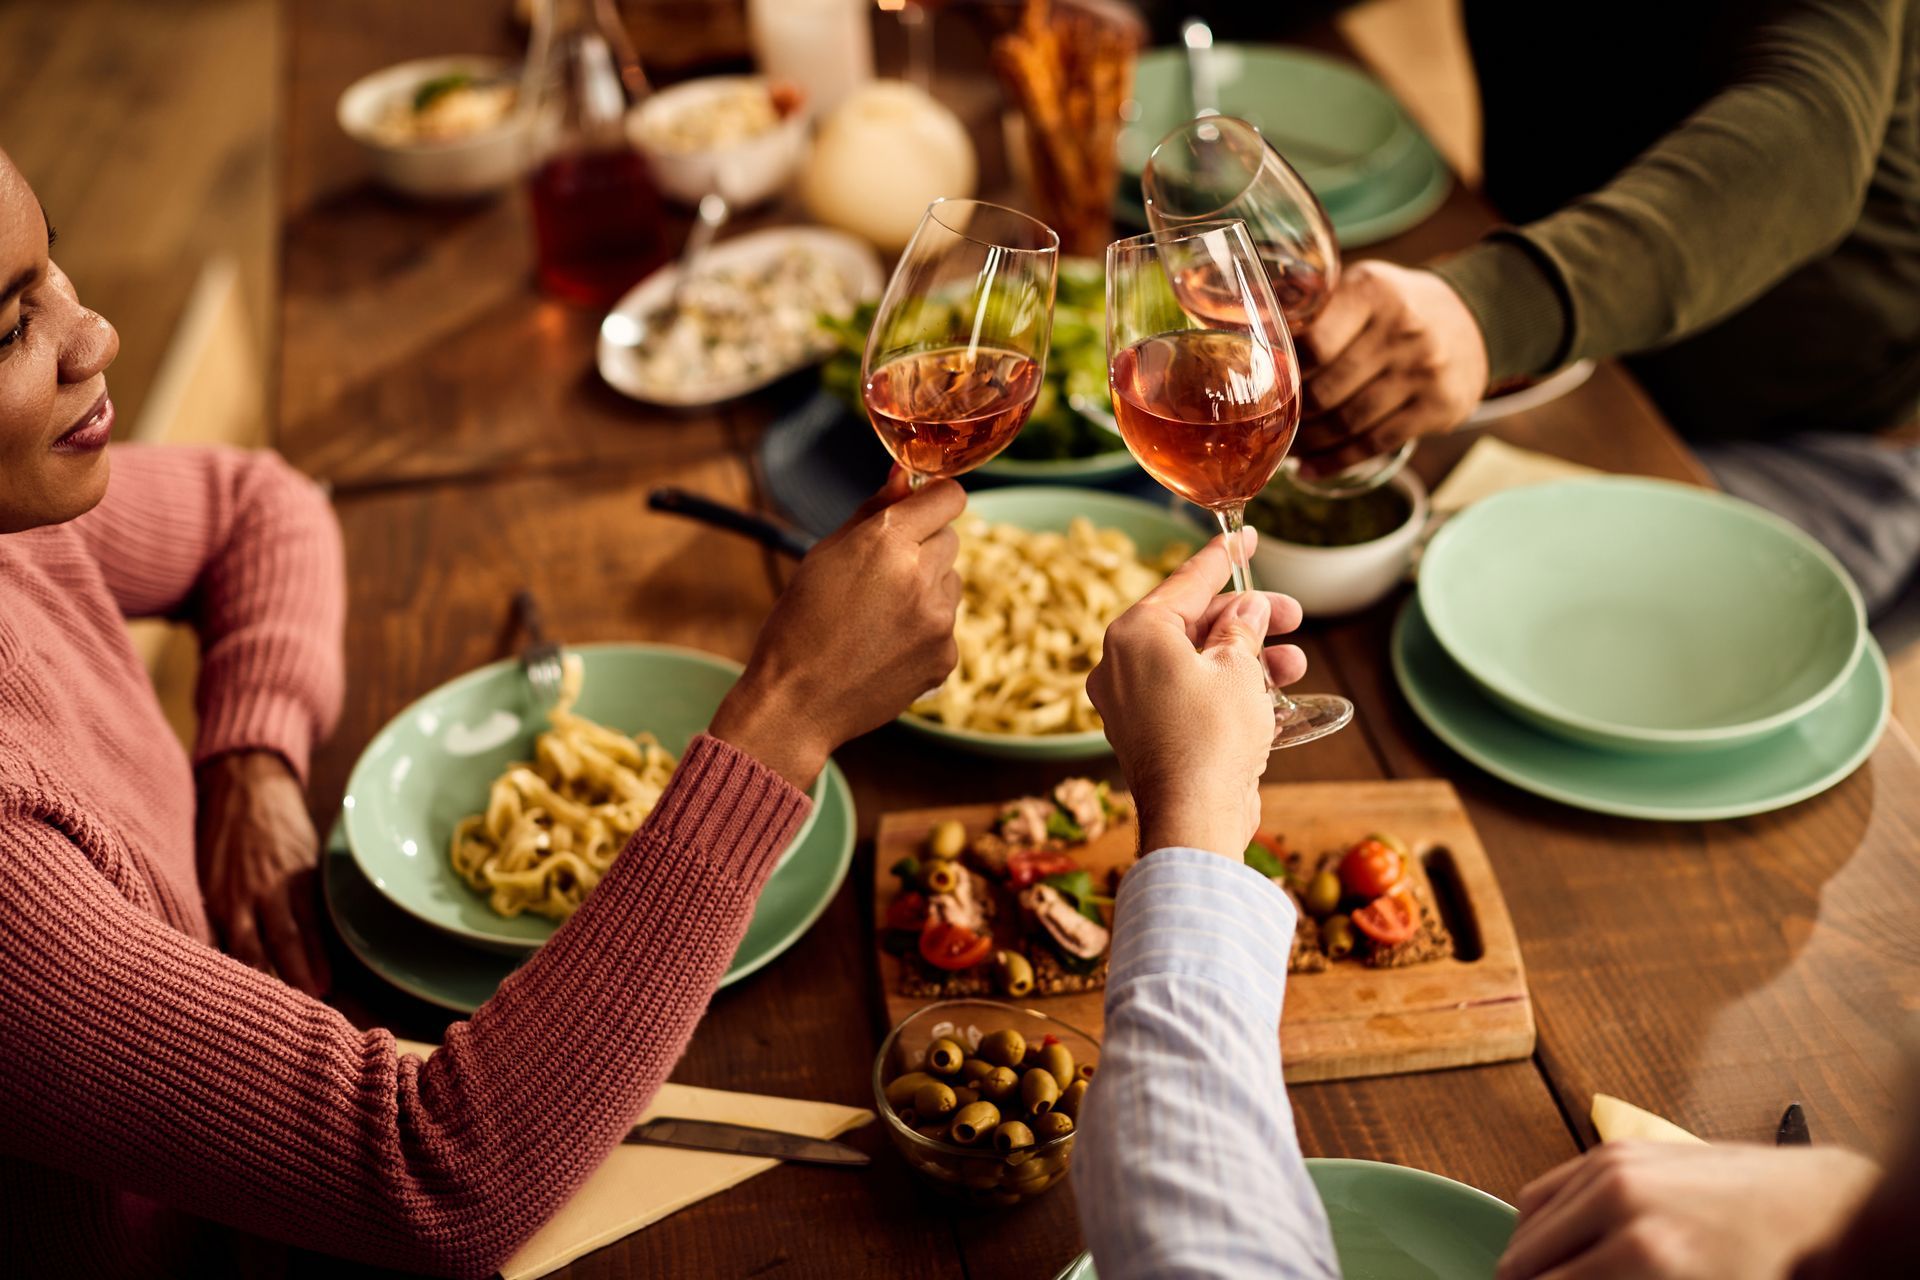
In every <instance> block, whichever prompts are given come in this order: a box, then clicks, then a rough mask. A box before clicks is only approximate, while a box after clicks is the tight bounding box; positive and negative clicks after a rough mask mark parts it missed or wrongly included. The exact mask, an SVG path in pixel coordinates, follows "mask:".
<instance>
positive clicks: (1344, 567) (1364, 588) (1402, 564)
mask: <svg viewBox="0 0 1920 1280" xmlns="http://www.w3.org/2000/svg"><path fill="white" fill-rule="evenodd" d="M1390 483H1391V484H1392V486H1393V487H1394V488H1396V489H1398V490H1400V492H1402V493H1404V494H1406V495H1407V498H1408V499H1409V500H1410V501H1411V503H1412V504H1413V510H1412V512H1411V513H1409V515H1408V516H1407V519H1406V523H1404V524H1402V525H1401V526H1400V527H1399V528H1397V529H1395V530H1394V531H1393V532H1392V533H1389V534H1387V535H1386V536H1384V537H1380V538H1375V539H1373V541H1371V542H1357V543H1354V544H1353V545H1352V546H1346V547H1307V546H1302V545H1300V544H1299V543H1297V542H1283V541H1281V540H1280V539H1279V538H1276V537H1274V536H1273V535H1272V534H1270V533H1266V532H1264V531H1263V532H1262V533H1261V534H1260V545H1259V547H1258V549H1256V550H1255V551H1254V553H1253V584H1254V586H1256V587H1259V588H1261V589H1263V590H1266V591H1280V592H1284V593H1285V594H1287V595H1290V596H1292V597H1293V598H1294V599H1295V600H1298V601H1299V602H1300V608H1301V609H1302V610H1303V611H1304V612H1305V613H1306V615H1307V617H1309V618H1319V617H1327V616H1330V615H1334V614H1343V613H1358V612H1359V611H1360V610H1362V609H1364V608H1366V607H1367V606H1368V605H1371V604H1373V603H1375V602H1376V601H1378V600H1380V599H1382V598H1383V597H1385V596H1386V594H1387V593H1388V592H1390V591H1392V590H1393V589H1394V587H1396V586H1398V585H1399V584H1400V582H1401V580H1402V579H1404V578H1405V577H1406V576H1407V569H1408V567H1409V566H1410V565H1411V564H1412V563H1413V553H1414V549H1415V547H1416V546H1417V545H1418V544H1419V542H1420V532H1421V530H1423V529H1425V528H1426V526H1427V486H1426V485H1424V484H1422V483H1421V482H1420V477H1419V476H1417V475H1415V474H1413V472H1411V471H1402V472H1401V473H1400V474H1399V475H1397V476H1395V477H1394V478H1393V479H1392V481H1391V482H1390Z"/></svg>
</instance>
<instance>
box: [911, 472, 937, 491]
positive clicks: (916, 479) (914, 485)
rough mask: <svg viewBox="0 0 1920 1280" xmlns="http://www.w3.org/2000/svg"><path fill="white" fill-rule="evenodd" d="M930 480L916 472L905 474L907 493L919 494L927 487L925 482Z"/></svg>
mask: <svg viewBox="0 0 1920 1280" xmlns="http://www.w3.org/2000/svg"><path fill="white" fill-rule="evenodd" d="M930 478H931V477H928V476H925V475H922V474H921V473H920V472H918V471H909V472H907V492H908V493H918V492H920V491H921V490H922V489H924V488H926V487H927V481H928V480H929V479H930Z"/></svg>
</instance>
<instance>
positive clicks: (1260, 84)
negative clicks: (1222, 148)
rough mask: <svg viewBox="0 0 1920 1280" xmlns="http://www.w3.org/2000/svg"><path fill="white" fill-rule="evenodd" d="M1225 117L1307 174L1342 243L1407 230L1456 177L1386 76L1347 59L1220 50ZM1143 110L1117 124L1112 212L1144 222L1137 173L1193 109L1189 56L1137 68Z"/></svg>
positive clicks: (1216, 55)
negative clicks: (1249, 128)
mask: <svg viewBox="0 0 1920 1280" xmlns="http://www.w3.org/2000/svg"><path fill="white" fill-rule="evenodd" d="M1212 56H1213V61H1214V71H1215V76H1216V78H1217V80H1218V81H1219V86H1220V110H1221V112H1222V114H1225V115H1229V116H1237V117H1239V118H1240V119H1243V120H1246V121H1249V122H1251V123H1252V124H1254V125H1255V126H1257V127H1258V128H1259V129H1260V131H1261V133H1262V134H1263V135H1264V136H1265V137H1266V138H1267V140H1268V141H1269V142H1271V143H1273V145H1274V146H1275V147H1276V148H1278V149H1279V151H1280V153H1281V154H1282V155H1284V156H1285V157H1286V158H1287V162H1288V163H1289V164H1291V165H1292V166H1293V167H1294V169H1295V170H1297V171H1298V172H1299V174H1300V176H1301V177H1302V178H1304V179H1306V182H1307V185H1308V186H1309V187H1311V188H1312V189H1313V193H1314V195H1316V196H1317V197H1319V199H1320V203H1321V204H1322V205H1323V206H1325V208H1326V211H1327V217H1328V218H1330V219H1331V220H1332V222H1333V229H1334V231H1335V233H1336V234H1337V235H1338V236H1339V238H1340V243H1341V244H1342V245H1343V246H1345V247H1347V248H1350V249H1351V248H1358V247H1360V246H1362V245H1369V244H1374V243H1377V242H1379V241H1381V240H1385V239H1388V238H1390V237H1392V236H1396V235H1398V234H1400V233H1401V232H1402V231H1405V230H1407V229H1408V228H1409V227H1412V226H1414V225H1416V224H1418V223H1419V222H1421V221H1423V220H1425V219H1426V218H1427V216H1428V215H1429V214H1431V213H1432V212H1433V211H1434V210H1435V209H1437V208H1439V207H1440V205H1441V203H1442V202H1443V201H1444V200H1445V199H1446V198H1447V192H1448V191H1449V190H1451V189H1452V186H1453V175H1452V174H1451V172H1449V171H1448V169H1447V165H1446V162H1445V161H1444V160H1442V159H1441V158H1440V155H1439V153H1438V152H1436V151H1435V150H1434V149H1433V144H1432V143H1430V142H1428V141H1427V139H1426V137H1425V135H1423V134H1422V133H1421V132H1420V129H1419V126H1417V125H1415V124H1414V123H1413V121H1412V120H1411V119H1409V118H1408V116H1407V114H1406V112H1405V111H1403V110H1401V108H1400V104H1399V103H1398V102H1396V101H1395V100H1394V98H1393V95H1392V94H1390V93H1388V92H1387V90H1386V89H1385V88H1383V87H1382V86H1381V85H1380V83H1379V82H1378V81H1376V80H1374V79H1373V78H1372V77H1371V76H1368V75H1366V74H1364V73H1362V72H1361V71H1359V70H1358V69H1356V68H1355V67H1354V66H1352V65H1351V64H1350V63H1347V62H1343V61H1340V60H1338V59H1335V58H1329V57H1326V56H1325V55H1323V54H1318V53H1311V52H1308V51H1307V50H1304V49H1294V48H1288V47H1285V46H1280V45H1245V44H1220V45H1215V46H1214V49H1213V55H1212ZM1134 100H1135V102H1136V103H1137V104H1138V107H1139V113H1138V115H1137V116H1136V117H1135V118H1134V119H1133V120H1132V121H1131V122H1130V123H1129V124H1128V125H1127V127H1126V128H1125V129H1123V130H1122V131H1121V135H1120V140H1119V144H1118V145H1119V153H1120V154H1119V159H1120V170H1121V176H1120V187H1119V191H1118V193H1117V194H1116V196H1115V212H1116V214H1117V215H1118V216H1119V217H1120V218H1121V219H1122V220H1123V221H1125V222H1127V223H1129V224H1131V225H1134V226H1144V225H1146V210H1145V208H1144V207H1143V206H1142V205H1141V203H1140V173H1141V171H1142V170H1143V169H1144V168H1145V167H1146V162H1147V156H1148V155H1149V154H1151V152H1152V151H1153V148H1154V146H1155V144H1156V143H1158V142H1159V141H1160V139H1161V138H1163V137H1165V136H1166V134H1167V133H1168V132H1169V131H1170V130H1172V129H1173V128H1174V127H1175V126H1176V125H1179V124H1181V123H1183V122H1184V121H1186V120H1187V119H1188V118H1190V117H1191V116H1192V115H1193V104H1192V99H1191V96H1190V92H1189V88H1188V83H1187V64H1186V52H1185V50H1181V49H1154V50H1151V51H1149V52H1147V53H1145V54H1143V55H1141V58H1140V62H1139V66H1138V69H1137V71H1136V72H1135V75H1134Z"/></svg>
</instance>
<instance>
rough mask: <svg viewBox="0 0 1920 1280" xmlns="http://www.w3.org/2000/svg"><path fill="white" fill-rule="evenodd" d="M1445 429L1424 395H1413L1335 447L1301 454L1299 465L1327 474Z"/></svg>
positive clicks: (1313, 472)
mask: <svg viewBox="0 0 1920 1280" xmlns="http://www.w3.org/2000/svg"><path fill="white" fill-rule="evenodd" d="M1441 430H1445V427H1444V425H1443V424H1442V422H1441V421H1440V419H1439V417H1438V416H1437V415H1436V414H1435V413H1434V412H1433V409H1432V406H1430V405H1429V404H1428V403H1427V402H1426V401H1425V400H1424V399H1422V398H1421V397H1420V396H1418V395H1416V396H1415V397H1414V398H1413V399H1411V400H1409V401H1407V403H1406V404H1404V405H1402V406H1401V407H1400V408H1399V409H1396V410H1395V411H1394V412H1393V413H1391V414H1389V415H1387V418H1386V420H1385V421H1383V422H1381V423H1379V424H1377V425H1375V426H1374V427H1372V428H1370V429H1369V430H1367V431H1364V432H1361V433H1359V434H1357V435H1353V436H1349V437H1348V438H1347V439H1346V440H1344V441H1342V442H1341V443H1340V444H1339V445H1338V446H1337V447H1335V448H1332V449H1327V450H1323V451H1321V452H1318V453H1313V454H1307V455H1303V456H1302V457H1301V460H1300V467H1301V469H1302V470H1303V471H1305V472H1306V473H1307V474H1308V475H1310V476H1322V475H1331V474H1332V473H1334V472H1336V471H1343V470H1345V469H1346V468H1348V467H1351V466H1355V465H1357V464H1359V463H1362V462H1365V461H1366V460H1367V459H1368V458H1377V457H1379V456H1380V455H1381V454H1385V453H1392V452H1393V451H1394V450H1395V449H1398V448H1399V447H1400V446H1401V445H1403V444H1405V443H1406V442H1407V441H1409V440H1411V439H1413V438H1414V437H1416V436H1423V435H1430V434H1432V433H1433V432H1436V431H1441Z"/></svg>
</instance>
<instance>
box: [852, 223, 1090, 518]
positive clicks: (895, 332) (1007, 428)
mask: <svg viewBox="0 0 1920 1280" xmlns="http://www.w3.org/2000/svg"><path fill="white" fill-rule="evenodd" d="M1059 261H1060V237H1059V236H1057V235H1055V234H1054V233H1053V229H1052V228H1051V227H1049V226H1047V224H1046V223H1044V222H1041V221H1039V220H1038V219H1036V218H1030V217H1028V216H1027V215H1026V214H1024V213H1018V212H1016V211H1014V210H1012V209H1005V208H1002V207H1000V206H999V205H995V204H988V203H986V202H984V201H981V200H936V201H934V202H933V203H932V204H931V205H929V206H927V211H926V213H925V214H924V215H922V217H921V219H920V226H919V229H918V230H916V231H915V232H914V233H913V239H912V240H911V241H910V242H909V243H908V244H907V248H906V252H905V253H903V254H901V255H900V264H899V265H898V266H897V267H895V268H894V272H893V279H892V280H890V281H888V283H887V291H886V294H885V295H884V296H883V297H882V298H881V299H880V309H879V312H878V314H877V315H875V317H874V321H873V329H872V331H871V332H870V333H868V335H867V352H866V359H865V361H864V365H863V369H862V375H861V391H862V396H863V398H864V399H865V401H866V405H867V416H868V418H869V419H870V420H871V421H872V423H873V429H874V431H875V432H876V433H878V435H879V436H880V441H881V443H882V444H884V445H886V447H887V452H889V453H891V454H892V455H893V457H894V460H895V461H897V462H898V463H899V464H900V466H901V467H902V469H904V470H905V471H906V473H907V478H908V480H909V482H910V483H911V484H912V485H913V487H914V488H916V489H917V488H919V487H920V486H921V485H923V484H925V483H926V482H927V481H928V480H930V479H934V478H940V477H945V478H951V477H954V476H958V475H963V474H965V473H966V472H968V471H971V470H973V469H974V468H975V467H977V466H979V465H980V464H982V463H984V462H988V461H991V460H992V459H993V457H994V456H995V455H996V454H998V453H999V452H1000V451H1001V450H1002V449H1004V448H1006V447H1007V446H1008V445H1009V444H1011V443H1012V442H1013V438H1014V437H1015V436H1017V435H1019V434H1020V428H1021V427H1022V426H1024V425H1026V421H1027V415H1029V414H1030V413H1032V412H1033V403H1034V400H1035V399H1036V398H1037V397H1038V396H1039V394H1040V382H1041V377H1042V375H1043V374H1044V373H1045V372H1046V363H1047V344H1048V341H1049V340H1050V338H1051V336H1052V333H1053V289H1054V282H1055V279H1056V277H1057V276H1058V274H1059Z"/></svg>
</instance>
